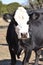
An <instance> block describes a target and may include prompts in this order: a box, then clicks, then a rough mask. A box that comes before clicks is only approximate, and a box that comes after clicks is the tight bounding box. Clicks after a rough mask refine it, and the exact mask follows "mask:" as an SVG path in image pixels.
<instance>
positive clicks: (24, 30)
mask: <svg viewBox="0 0 43 65" xmlns="http://www.w3.org/2000/svg"><path fill="white" fill-rule="evenodd" d="M3 18H4V19H5V20H6V21H8V22H14V23H15V31H16V33H17V35H18V38H19V39H21V38H22V39H26V38H29V32H28V30H29V25H28V24H27V22H28V21H29V15H28V13H27V11H26V9H25V8H24V7H18V9H17V10H16V11H15V12H14V13H13V15H11V14H5V15H4V16H3Z"/></svg>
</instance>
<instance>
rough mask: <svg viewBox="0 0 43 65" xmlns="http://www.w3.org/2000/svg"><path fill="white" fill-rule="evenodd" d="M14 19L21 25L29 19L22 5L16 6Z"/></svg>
mask: <svg viewBox="0 0 43 65" xmlns="http://www.w3.org/2000/svg"><path fill="white" fill-rule="evenodd" d="M14 19H15V21H16V22H17V23H18V24H19V25H21V24H24V23H25V24H26V23H27V21H29V15H28V13H27V11H26V9H25V8H24V7H18V9H17V10H16V12H15V15H14Z"/></svg>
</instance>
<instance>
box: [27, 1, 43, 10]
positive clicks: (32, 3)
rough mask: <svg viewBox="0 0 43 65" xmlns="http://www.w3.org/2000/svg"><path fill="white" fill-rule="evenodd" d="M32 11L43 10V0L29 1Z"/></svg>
mask: <svg viewBox="0 0 43 65" xmlns="http://www.w3.org/2000/svg"><path fill="white" fill-rule="evenodd" d="M28 3H29V5H30V8H31V9H38V8H43V0H28Z"/></svg>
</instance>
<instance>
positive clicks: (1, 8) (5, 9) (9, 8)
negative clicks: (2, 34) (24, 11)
mask: <svg viewBox="0 0 43 65" xmlns="http://www.w3.org/2000/svg"><path fill="white" fill-rule="evenodd" d="M19 6H21V5H20V4H19V3H16V2H13V3H10V4H8V5H6V4H3V3H2V2H1V1H0V16H2V15H3V14H4V13H12V12H14V11H15V10H16V9H17V7H19Z"/></svg>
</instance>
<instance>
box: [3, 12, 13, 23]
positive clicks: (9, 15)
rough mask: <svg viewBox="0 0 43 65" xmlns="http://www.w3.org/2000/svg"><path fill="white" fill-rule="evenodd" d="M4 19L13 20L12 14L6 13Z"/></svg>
mask: <svg viewBox="0 0 43 65" xmlns="http://www.w3.org/2000/svg"><path fill="white" fill-rule="evenodd" d="M3 19H4V20H5V21H6V22H11V19H12V15H11V14H8V13H6V14H4V15H3Z"/></svg>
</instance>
